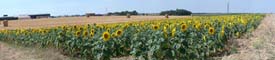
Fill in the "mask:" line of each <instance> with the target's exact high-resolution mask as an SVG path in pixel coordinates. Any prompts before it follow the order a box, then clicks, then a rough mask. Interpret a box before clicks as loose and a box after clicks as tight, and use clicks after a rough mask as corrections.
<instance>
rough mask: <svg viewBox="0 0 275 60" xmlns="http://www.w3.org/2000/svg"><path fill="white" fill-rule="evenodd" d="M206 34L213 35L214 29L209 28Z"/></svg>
mask: <svg viewBox="0 0 275 60" xmlns="http://www.w3.org/2000/svg"><path fill="white" fill-rule="evenodd" d="M208 32H209V34H210V35H213V34H214V33H215V29H214V28H213V27H210V28H209V30H208Z"/></svg>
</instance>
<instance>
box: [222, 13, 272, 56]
mask: <svg viewBox="0 0 275 60" xmlns="http://www.w3.org/2000/svg"><path fill="white" fill-rule="evenodd" d="M233 43H236V48H237V53H235V54H231V55H228V56H224V57H222V60H274V59H275V15H274V14H272V15H267V17H266V18H265V19H264V20H262V22H261V24H260V25H259V26H258V28H257V29H256V30H255V31H253V32H252V33H251V34H248V35H247V36H245V37H242V38H240V39H236V42H233Z"/></svg>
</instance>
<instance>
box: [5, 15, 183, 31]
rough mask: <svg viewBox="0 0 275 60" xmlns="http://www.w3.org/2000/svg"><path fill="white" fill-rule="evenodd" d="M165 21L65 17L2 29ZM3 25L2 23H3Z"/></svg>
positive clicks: (20, 22) (19, 22) (16, 23)
mask: <svg viewBox="0 0 275 60" xmlns="http://www.w3.org/2000/svg"><path fill="white" fill-rule="evenodd" d="M185 17H187V16H170V18H185ZM155 19H165V18H164V16H132V17H131V18H126V16H97V17H90V18H87V17H64V18H48V19H47V18H46V19H31V20H13V21H9V27H2V25H1V26H0V30H1V29H19V28H20V29H21V28H23V29H28V28H47V27H55V26H62V25H84V24H93V23H97V24H103V23H118V22H128V21H143V20H155ZM1 24H2V22H1Z"/></svg>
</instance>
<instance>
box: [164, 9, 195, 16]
mask: <svg viewBox="0 0 275 60" xmlns="http://www.w3.org/2000/svg"><path fill="white" fill-rule="evenodd" d="M165 14H169V15H191V14H192V12H191V11H188V10H185V9H176V10H168V11H162V12H160V15H165Z"/></svg>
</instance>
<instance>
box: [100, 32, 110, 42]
mask: <svg viewBox="0 0 275 60" xmlns="http://www.w3.org/2000/svg"><path fill="white" fill-rule="evenodd" d="M110 37H111V36H110V33H109V32H108V31H106V32H103V34H102V38H103V41H104V42H107V41H109V39H110Z"/></svg>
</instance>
